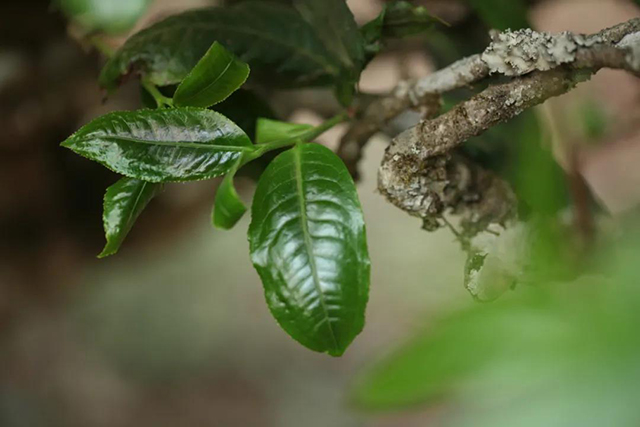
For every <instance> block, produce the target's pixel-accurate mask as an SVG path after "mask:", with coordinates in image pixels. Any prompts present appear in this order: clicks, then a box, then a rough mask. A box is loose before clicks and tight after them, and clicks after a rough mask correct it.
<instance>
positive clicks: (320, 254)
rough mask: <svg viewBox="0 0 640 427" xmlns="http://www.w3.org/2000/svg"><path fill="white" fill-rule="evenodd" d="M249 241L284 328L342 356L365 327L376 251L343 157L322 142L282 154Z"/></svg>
mask: <svg viewBox="0 0 640 427" xmlns="http://www.w3.org/2000/svg"><path fill="white" fill-rule="evenodd" d="M249 241H250V248H251V259H252V261H253V264H254V266H255V267H256V270H257V271H258V274H259V275H260V277H261V279H262V283H263V285H264V289H265V296H266V299H267V304H268V305H269V309H270V310H271V313H272V314H273V316H274V317H275V318H276V320H277V321H278V323H279V324H280V326H282V328H283V329H284V330H285V331H286V332H287V333H288V334H289V335H291V336H292V337H293V338H294V339H296V340H297V341H299V342H300V343H301V344H303V345H304V346H306V347H308V348H310V349H312V350H315V351H320V352H326V353H329V354H330V355H332V356H339V355H341V354H342V353H343V352H344V351H345V349H346V348H347V346H348V345H349V344H350V343H351V342H352V341H353V339H354V338H355V337H356V335H358V333H360V331H361V330H362V328H363V326H364V311H365V306H366V303H367V299H368V291H369V257H368V253H367V243H366V235H365V227H364V219H363V215H362V211H361V207H360V203H359V201H358V196H357V193H356V191H355V186H354V184H353V180H352V179H351V176H350V175H349V172H348V171H347V169H346V167H345V166H344V164H343V163H342V161H341V160H340V158H339V157H337V156H336V155H335V154H334V153H333V152H332V151H331V150H329V149H328V148H326V147H323V146H321V145H318V144H298V145H296V146H295V147H294V148H292V149H290V150H288V151H285V152H284V153H282V154H280V155H279V156H278V157H277V158H276V159H275V160H274V161H273V162H272V163H271V164H270V165H269V167H268V168H267V170H266V171H265V172H264V174H263V176H262V177H261V178H260V182H259V183H258V188H257V190H256V194H255V197H254V200H253V207H252V220H251V225H250V227H249Z"/></svg>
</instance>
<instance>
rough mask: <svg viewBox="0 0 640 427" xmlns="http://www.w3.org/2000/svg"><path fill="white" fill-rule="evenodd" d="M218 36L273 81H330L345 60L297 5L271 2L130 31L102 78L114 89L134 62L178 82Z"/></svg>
mask: <svg viewBox="0 0 640 427" xmlns="http://www.w3.org/2000/svg"><path fill="white" fill-rule="evenodd" d="M215 41H218V42H219V43H221V44H223V45H224V46H225V47H226V48H227V49H228V50H229V51H230V52H232V53H233V54H235V55H236V56H237V57H238V58H239V59H240V60H242V61H244V62H247V63H248V64H249V65H250V66H251V69H252V72H253V76H254V77H256V78H260V79H262V80H263V81H265V82H268V83H269V85H270V86H273V85H274V84H278V83H279V84H281V85H283V86H303V85H317V84H331V83H332V82H334V81H335V80H336V79H338V78H339V77H340V74H341V66H340V62H339V61H338V60H337V59H335V58H334V57H333V55H332V54H331V53H330V52H329V51H328V50H327V49H326V48H325V46H324V45H323V44H322V42H321V41H320V39H319V38H318V37H317V35H316V34H315V33H314V31H313V29H312V28H311V27H310V26H309V24H307V23H306V22H305V21H304V20H303V19H302V17H301V16H300V14H299V13H298V12H297V11H295V10H294V9H292V8H290V7H287V6H284V5H279V4H276V3H270V2H255V1H250V2H242V3H239V4H237V5H234V6H230V7H227V8H222V7H217V8H208V9H199V10H192V11H187V12H185V13H182V14H179V15H175V16H172V17H169V18H167V19H165V20H164V21H161V22H159V23H157V24H155V25H152V26H151V27H149V28H147V29H145V30H142V31H140V32H139V33H137V34H135V35H133V36H132V37H130V38H129V39H128V40H127V42H126V43H125V44H124V45H123V46H122V48H120V49H119V50H118V51H117V52H116V54H115V55H114V56H113V58H111V60H109V62H108V63H107V64H106V65H105V67H104V69H103V70H102V73H101V75H100V84H101V85H102V86H104V87H106V88H108V89H113V88H114V87H115V86H116V85H117V84H118V81H119V80H120V78H121V76H123V75H125V74H127V73H128V72H129V71H130V70H131V68H135V69H136V70H137V71H140V72H142V73H144V74H145V75H146V76H147V77H148V79H149V80H150V81H151V82H152V83H154V84H156V85H159V86H165V85H170V84H177V83H179V82H180V81H182V79H183V78H184V77H185V76H187V74H188V73H189V71H190V70H191V69H192V68H193V67H194V66H195V65H196V63H197V62H198V60H199V59H200V58H201V57H202V56H203V55H204V54H205V52H206V51H207V49H209V47H210V46H211V45H212V44H213V42H215Z"/></svg>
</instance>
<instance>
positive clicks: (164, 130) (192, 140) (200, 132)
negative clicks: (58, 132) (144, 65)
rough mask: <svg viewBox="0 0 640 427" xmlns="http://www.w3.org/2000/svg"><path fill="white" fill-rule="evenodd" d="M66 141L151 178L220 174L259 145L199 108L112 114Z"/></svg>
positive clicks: (189, 178) (120, 168)
mask: <svg viewBox="0 0 640 427" xmlns="http://www.w3.org/2000/svg"><path fill="white" fill-rule="evenodd" d="M62 146H63V147H67V148H69V149H71V150H73V151H74V152H76V153H78V154H80V155H82V156H84V157H87V158H88V159H91V160H95V161H97V162H99V163H101V164H103V165H104V166H106V167H107V168H109V169H111V170H113V171H114V172H118V173H120V174H122V175H125V176H129V177H131V178H137V179H141V180H143V181H148V182H167V181H194V180H201V179H207V178H212V177H215V176H219V175H222V174H225V173H227V172H228V171H229V170H230V169H231V168H232V167H233V165H234V164H235V162H236V161H237V160H238V159H239V158H240V157H241V156H242V154H243V153H245V152H250V151H253V150H254V147H253V145H252V144H251V141H250V140H249V138H248V137H247V135H246V134H245V133H244V132H243V131H242V130H241V129H240V128H239V127H238V126H236V125H235V124H234V123H233V122H231V121H230V120H229V119H227V118H226V117H224V116H223V115H221V114H219V113H216V112H214V111H210V110H204V109H199V108H175V109H167V110H138V111H127V112H114V113H110V114H107V115H105V116H102V117H99V118H97V119H95V120H93V121H92V122H91V123H89V124H87V125H85V126H83V127H82V128H81V129H80V130H79V131H78V132H76V133H75V134H73V135H72V136H71V137H69V138H68V139H67V140H66V141H64V142H63V143H62Z"/></svg>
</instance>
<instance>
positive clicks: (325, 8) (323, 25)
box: [294, 0, 365, 75]
mask: <svg viewBox="0 0 640 427" xmlns="http://www.w3.org/2000/svg"><path fill="white" fill-rule="evenodd" d="M294 5H295V7H296V9H298V10H299V11H300V14H301V15H302V16H303V17H304V18H305V19H306V20H307V22H309V23H310V24H311V26H312V27H313V29H314V30H315V31H316V33H317V34H318V36H319V37H320V39H321V40H322V42H323V43H324V45H325V46H326V47H327V48H328V49H329V50H330V51H331V52H332V53H333V54H334V56H335V57H336V58H338V59H339V60H340V62H341V63H342V65H343V66H344V67H345V68H346V69H348V70H352V71H354V73H355V75H359V74H360V71H361V70H362V67H363V66H364V59H365V58H364V38H363V37H362V34H361V33H360V31H359V30H358V24H356V21H355V19H354V17H353V13H351V10H349V7H348V6H347V3H346V2H345V0H323V1H317V0H294Z"/></svg>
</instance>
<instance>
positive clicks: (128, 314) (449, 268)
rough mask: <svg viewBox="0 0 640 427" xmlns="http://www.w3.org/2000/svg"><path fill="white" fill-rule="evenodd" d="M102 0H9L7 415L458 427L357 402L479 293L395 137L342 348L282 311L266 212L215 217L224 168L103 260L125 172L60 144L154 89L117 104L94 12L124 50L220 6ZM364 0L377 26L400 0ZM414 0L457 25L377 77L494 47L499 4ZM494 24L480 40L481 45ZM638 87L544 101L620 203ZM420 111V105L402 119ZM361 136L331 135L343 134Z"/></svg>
mask: <svg viewBox="0 0 640 427" xmlns="http://www.w3.org/2000/svg"><path fill="white" fill-rule="evenodd" d="M70 3H71V4H72V6H71V8H68V9H65V11H66V12H67V14H69V13H71V14H73V11H74V9H73V7H74V6H73V3H74V2H70ZM75 3H77V4H79V5H80V6H77V7H78V8H82V7H84V6H82V5H83V4H85V3H87V2H86V1H85V2H81V1H80V0H78V1H77V2H75ZM88 3H91V2H88ZM93 3H94V6H93V7H94V9H93V12H94V15H92V14H91V13H89V12H91V10H89V12H87V11H86V10H84V9H82V13H80V15H81V18H82V19H76V21H75V22H76V23H74V24H71V25H69V21H68V20H67V19H66V18H65V15H64V13H62V12H61V10H60V7H55V5H52V4H51V2H49V1H47V0H43V1H39V0H19V1H18V0H15V1H14V0H4V1H3V2H2V3H1V4H0V426H2V427H14V426H15V427H18V426H69V427H75V426H83V427H94V426H95V427H100V426H105V427H106V426H109V427H129V426H131V427H133V426H178V425H188V426H191V425H194V426H195V425H198V426H200V425H207V426H209V425H210V426H264V427H268V426H278V427H280V426H282V427H289V426H291V427H294V426H296V427H297V426H301V425H304V426H305V427H315V426H318V427H320V426H323V427H325V426H332V427H333V426H335V427H343V426H344V427H350V426H374V427H386V426H408V427H411V426H424V425H434V426H438V425H441V424H440V416H441V414H440V412H441V411H440V409H439V408H435V409H433V408H432V409H429V410H422V409H413V410H411V411H408V412H401V413H397V414H391V415H389V414H378V413H367V412H364V411H361V410H358V409H357V408H355V407H353V406H352V405H350V404H349V399H348V398H347V392H348V389H349V385H350V383H351V381H352V380H353V378H354V376H356V375H357V374H358V373H359V372H360V371H361V370H362V369H363V368H366V367H367V366H369V365H370V364H371V363H374V362H375V361H376V360H378V359H380V358H381V357H383V356H384V355H386V354H387V353H388V352H389V351H390V349H391V348H393V347H394V346H395V345H397V344H398V343H401V342H403V341H404V340H406V339H407V337H408V336H409V335H410V334H411V333H412V332H414V331H415V330H416V329H418V328H422V327H423V326H424V325H425V324H426V325H428V324H429V323H430V322H431V321H432V319H435V318H437V317H438V316H441V315H443V314H444V313H447V312H451V311H452V310H455V309H458V308H460V307H464V306H467V305H470V304H473V302H472V300H471V297H470V296H469V294H468V293H467V291H466V290H465V289H464V286H463V275H464V270H463V268H464V263H465V259H466V256H465V254H464V253H463V252H462V251H461V249H460V247H459V245H458V244H457V243H456V242H455V241H454V239H453V236H452V234H451V233H450V232H449V231H447V230H442V231H439V232H436V233H426V232H422V231H421V230H420V225H421V224H420V222H419V221H418V220H417V219H414V218H410V217H408V216H407V215H406V214H405V213H403V212H401V211H400V210H398V209H396V208H395V207H393V206H391V205H390V204H388V203H386V202H385V200H384V198H383V197H381V196H379V195H378V194H376V192H375V187H376V171H377V167H378V165H379V162H380V160H381V158H382V153H383V150H384V147H385V145H386V143H387V142H388V140H389V139H388V137H387V136H384V135H379V136H376V137H375V138H374V140H373V141H372V142H371V143H370V144H369V145H368V147H367V149H366V152H365V158H364V161H363V163H362V164H361V171H362V179H361V181H360V183H359V194H360V197H361V201H362V204H363V208H364V213H365V217H366V220H367V224H368V239H369V248H370V252H371V262H372V283H371V297H370V302H369V305H368V309H367V325H366V327H365V330H364V332H363V333H362V334H361V335H360V336H359V337H358V338H357V339H356V341H355V342H354V344H353V345H352V346H351V347H350V349H349V350H348V351H347V353H346V355H345V356H344V357H342V358H340V359H333V358H329V357H327V356H325V355H320V354H316V353H313V352H310V351H308V350H306V349H305V348H303V347H302V346H300V345H298V344H297V343H295V342H294V341H293V340H291V339H290V338H289V337H288V336H287V335H286V334H285V333H284V332H283V331H282V330H281V329H280V328H279V327H278V325H277V324H276V322H275V321H274V320H273V318H272V317H271V315H270V313H269V312H268V309H267V307H266V305H265V303H264V296H263V292H262V285H261V283H260V281H259V279H258V276H257V274H256V273H255V271H254V270H253V268H252V267H251V263H250V260H249V255H248V242H247V239H246V227H247V225H248V218H247V217H245V218H244V219H243V220H242V222H241V223H240V224H239V225H238V226H237V227H235V228H234V229H233V230H232V231H228V232H223V231H220V230H216V229H214V228H213V227H212V226H211V223H210V213H211V206H212V204H213V199H214V196H215V187H216V185H217V183H216V181H206V182H198V183H190V184H184V185H182V184H173V185H169V186H168V188H167V191H165V193H163V194H162V195H161V196H160V197H158V198H157V199H156V200H154V201H152V202H151V204H150V205H149V207H148V208H147V210H146V211H145V212H144V213H143V214H142V215H141V217H140V218H139V220H138V222H137V224H136V226H135V227H134V230H133V231H132V232H131V233H130V235H129V237H128V239H127V241H126V243H125V244H124V246H123V248H122V249H121V251H120V252H119V254H118V255H116V256H113V257H110V258H107V259H104V260H98V259H96V257H95V256H96V255H97V254H98V253H99V252H100V250H101V248H102V246H103V244H104V241H103V232H102V220H101V209H102V197H103V194H104V190H105V189H106V187H107V186H109V185H111V184H112V183H113V182H115V181H116V179H117V177H116V176H115V175H114V174H112V173H111V172H109V171H107V170H106V169H104V168H102V167H101V166H100V165H98V164H96V163H93V162H90V161H87V160H85V159H82V158H80V157H79V156H76V155H74V154H73V153H71V152H70V151H68V150H64V149H62V148H59V146H58V144H59V143H60V142H61V141H62V140H64V139H65V138H66V137H67V136H68V135H70V134H71V133H73V132H74V131H75V130H76V129H77V128H78V127H79V126H81V125H82V124H84V123H86V122H87V121H89V120H90V119H92V118H94V117H96V116H98V115H101V114H104V113H105V112H108V111H111V110H129V109H135V108H139V107H140V96H139V89H138V85H137V82H135V81H131V82H128V83H127V84H126V85H125V86H123V87H122V88H121V89H120V90H119V91H118V92H117V93H116V94H115V95H113V96H111V97H109V98H108V99H107V100H106V102H105V100H104V94H103V93H102V92H101V91H100V89H99V88H98V85H97V81H96V80H97V75H98V73H99V70H100V67H101V65H102V63H103V61H104V59H103V58H102V57H101V55H100V53H99V52H97V51H96V50H95V49H93V48H91V47H89V46H88V45H87V44H86V43H85V41H84V37H83V36H84V34H82V29H81V28H80V27H81V26H80V25H79V24H78V23H77V21H82V25H83V26H84V27H85V28H86V26H91V25H95V26H98V27H100V28H101V29H107V30H108V31H107V32H108V33H109V34H108V35H106V36H103V37H102V38H101V39H100V43H102V44H104V45H105V46H108V47H109V48H117V47H118V46H119V45H120V44H121V43H122V42H123V41H124V40H125V39H126V37H127V34H131V33H133V32H135V31H138V30H139V29H141V28H143V27H145V26H148V25H150V24H151V23H153V22H157V21H158V20H160V19H162V18H164V17H166V16H168V15H171V14H174V13H177V12H180V11H182V10H185V9H189V8H194V7H201V6H206V5H216V4H219V3H221V2H216V1H212V0H154V1H145V0H139V1H134V0H129V1H124V2H115V3H122V4H123V5H126V7H119V8H116V9H114V10H110V9H109V8H108V7H106V6H105V5H106V4H107V3H108V2H106V1H104V2H99V1H95V2H93ZM348 3H349V5H350V7H351V8H352V10H353V12H354V14H355V15H356V18H357V20H358V22H359V23H364V22H367V21H369V20H370V19H373V18H374V17H375V16H376V15H377V14H378V13H379V11H380V10H381V8H382V5H383V2H382V1H375V0H350V1H349V2H348ZM415 3H416V4H422V5H424V6H425V7H427V9H428V10H429V11H431V12H432V13H433V14H434V15H436V16H439V17H441V18H442V19H443V20H445V21H446V22H448V23H450V24H451V28H450V29H445V28H440V29H439V30H434V35H433V36H432V37H429V35H427V36H425V37H424V38H417V39H412V40H410V41H409V42H402V43H398V44H397V45H396V44H393V45H391V46H390V48H389V49H388V50H387V51H386V52H385V53H384V54H382V55H380V56H379V57H377V58H376V59H375V60H374V61H373V62H372V63H371V64H370V65H369V66H368V68H367V69H366V70H365V72H364V74H363V80H362V82H361V90H363V91H365V92H371V93H384V92H386V91H389V90H391V89H392V88H393V87H394V86H395V84H396V83H397V82H398V81H399V80H401V79H406V78H411V77H419V76H422V75H426V74H427V73H429V72H431V71H433V70H434V69H436V68H439V67H441V66H443V65H446V64H447V63H448V62H451V61H452V60H454V59H458V58H461V57H462V56H464V55H467V54H469V53H475V52H479V51H480V50H481V49H482V48H483V46H485V45H486V43H487V41H488V36H486V31H485V29H486V26H487V22H484V21H483V20H484V19H486V17H483V13H482V11H481V9H478V8H475V7H473V6H470V5H469V4H468V3H469V2H467V1H463V0H460V1H456V0H446V1H443V0H423V1H419V2H415ZM527 4H528V6H529V10H528V14H527V19H528V20H529V22H530V23H531V24H532V25H533V27H534V28H536V29H540V30H548V31H561V30H571V31H576V32H584V33H591V32H596V31H598V30H600V29H602V28H604V27H607V26H611V25H614V24H617V23H619V22H622V21H626V20H628V19H630V18H632V17H636V16H640V8H639V7H638V6H636V5H634V3H633V2H631V1H628V0H546V1H544V0H543V1H529V2H527ZM100 5H102V6H100ZM101 7H105V8H104V10H103V9H100V8H101ZM78 10H80V9H78ZM116 12H117V13H116ZM96 16H97V18H96ZM478 22H481V23H482V25H483V26H481V25H480V24H478ZM489 25H490V24H489ZM476 27H478V28H480V31H479V34H481V36H480V37H479V38H474V39H473V40H470V36H469V34H475V33H473V31H476V30H475V28H476ZM463 34H467V36H466V38H465V37H463V36H462V35H463ZM427 39H428V40H427ZM452 46H453V47H452ZM269 102H270V104H271V106H272V107H273V108H274V110H275V111H276V112H277V113H278V115H279V117H280V118H282V119H289V120H293V121H299V122H307V123H318V122H320V121H322V119H323V117H324V116H325V115H327V116H328V115H329V113H330V112H331V111H332V110H333V109H335V108H336V106H335V105H334V101H332V100H331V94H330V92H328V91H326V92H325V91H311V90H306V91H298V92H296V93H277V92H272V93H270V94H269ZM639 102H640V81H639V80H637V79H635V78H632V77H629V76H628V75H626V74H625V73H622V72H616V71H602V72H601V73H599V74H598V75H597V76H596V77H595V78H594V79H593V80H592V81H591V82H589V83H587V84H584V85H582V86H580V87H579V88H578V90H576V91H574V92H572V93H571V94H569V95H568V96H565V97H562V98H560V99H556V100H553V101H552V102H549V103H547V104H546V105H545V106H544V107H542V108H541V109H540V111H539V112H538V113H537V114H539V115H540V116H541V117H546V119H545V123H546V125H547V126H550V127H551V128H552V130H553V132H554V134H555V136H556V137H555V138H554V142H557V141H564V144H562V145H557V144H556V145H554V144H552V146H550V149H551V150H552V151H553V152H554V153H555V156H556V159H557V160H558V161H559V163H560V164H563V165H564V164H567V163H568V160H567V153H568V152H570V151H571V150H568V149H567V146H569V147H574V146H578V147H580V152H581V166H580V167H581V173H582V174H583V176H584V177H585V179H586V181H587V182H588V185H589V187H590V188H591V190H592V191H593V194H594V195H595V197H596V198H597V199H598V200H599V201H600V202H601V204H602V206H604V207H605V208H606V210H608V211H609V212H610V213H611V214H613V215H614V216H615V215H625V214H627V213H628V212H632V211H634V210H636V209H637V206H638V203H639V202H640V190H639V188H640V172H639V170H638V168H637V167H636V166H635V165H636V164H637V162H639V161H640V125H638V123H640V122H638V120H637V118H638V114H639V112H640V109H638V108H637V107H638V104H639ZM415 120H417V116H416V115H412V114H408V115H405V116H403V117H401V118H400V120H399V121H397V122H396V123H394V125H393V126H395V128H397V129H400V128H403V127H407V126H409V125H410V124H411V123H412V122H415ZM342 132H344V128H336V129H334V130H332V131H331V132H329V133H327V134H325V135H323V137H322V138H321V141H322V142H323V143H325V144H327V145H329V146H330V147H335V146H336V144H337V141H338V139H339V137H340V134H341V133H342ZM503 137H504V136H503ZM506 137H507V138H508V137H510V136H509V134H507V136H506ZM511 137H513V135H511ZM238 188H239V191H240V193H241V196H242V197H243V198H244V199H245V200H250V198H251V195H252V191H253V188H254V182H253V181H252V180H251V179H249V178H242V179H240V180H239V181H238Z"/></svg>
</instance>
